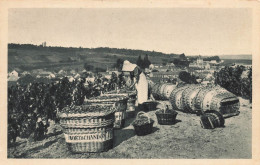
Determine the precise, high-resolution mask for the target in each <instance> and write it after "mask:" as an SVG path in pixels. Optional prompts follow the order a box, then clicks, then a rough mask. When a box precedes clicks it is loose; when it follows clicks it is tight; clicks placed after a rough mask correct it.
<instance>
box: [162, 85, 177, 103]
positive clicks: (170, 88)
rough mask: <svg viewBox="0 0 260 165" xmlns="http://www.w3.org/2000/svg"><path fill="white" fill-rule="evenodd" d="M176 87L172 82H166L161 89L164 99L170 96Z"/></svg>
mask: <svg viewBox="0 0 260 165" xmlns="http://www.w3.org/2000/svg"><path fill="white" fill-rule="evenodd" d="M175 88H176V85H174V84H166V86H165V87H164V90H163V96H164V98H165V99H169V98H170V96H171V93H172V91H173V90H174V89H175Z"/></svg>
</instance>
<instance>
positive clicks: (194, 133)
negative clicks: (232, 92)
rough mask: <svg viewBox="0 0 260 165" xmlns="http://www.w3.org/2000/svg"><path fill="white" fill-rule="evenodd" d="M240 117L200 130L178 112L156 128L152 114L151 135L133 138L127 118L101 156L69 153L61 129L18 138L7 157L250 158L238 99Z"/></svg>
mask: <svg viewBox="0 0 260 165" xmlns="http://www.w3.org/2000/svg"><path fill="white" fill-rule="evenodd" d="M240 103H241V106H240V114H239V116H234V117H231V118H227V119H226V120H225V127H224V128H216V129H213V130H207V129H202V128H201V126H200V123H199V117H198V116H196V115H194V114H193V115H192V114H186V113H182V112H178V113H179V114H178V115H177V121H178V122H177V123H176V124H174V125H159V124H158V123H157V119H156V116H155V113H154V111H151V112H149V113H148V114H149V115H150V117H151V118H152V119H154V120H155V123H154V128H153V133H151V134H149V135H146V136H137V135H135V132H134V129H133V126H132V125H131V122H132V121H133V120H134V119H133V118H130V119H127V121H126V125H125V128H123V129H121V130H115V132H114V135H115V137H114V148H113V149H111V150H109V151H107V152H103V153H91V154H89V153H85V154H72V153H71V152H70V151H69V150H68V148H67V146H66V142H65V140H64V136H63V134H62V132H61V131H59V130H61V128H60V126H59V125H58V124H57V125H51V127H50V130H51V129H54V128H55V129H57V134H56V135H50V136H49V137H48V138H47V139H45V140H43V141H38V142H32V143H27V142H26V139H19V140H18V142H17V144H16V145H14V146H12V147H10V148H8V158H84V159H85V158H90V159H96V158H127V159H128V158H129V159H132V158H135V159H139V158H144V159H150V158H153V159H156V158H159V159H160V158H165V159H197V158H200V159H204V158H208V159H211V158H212V159H218V158H221V159H226V158H227V159H250V158H251V157H252V153H251V150H252V146H251V144H252V141H251V139H252V108H251V105H250V104H249V103H248V101H247V100H244V99H241V98H240Z"/></svg>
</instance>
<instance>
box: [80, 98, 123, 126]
mask: <svg viewBox="0 0 260 165" xmlns="http://www.w3.org/2000/svg"><path fill="white" fill-rule="evenodd" d="M127 100H128V96H126V95H122V94H105V95H102V96H98V97H94V98H90V99H88V100H85V101H84V104H92V105H99V104H108V105H109V104H115V107H116V112H115V123H114V128H122V127H124V124H125V116H126V109H127Z"/></svg>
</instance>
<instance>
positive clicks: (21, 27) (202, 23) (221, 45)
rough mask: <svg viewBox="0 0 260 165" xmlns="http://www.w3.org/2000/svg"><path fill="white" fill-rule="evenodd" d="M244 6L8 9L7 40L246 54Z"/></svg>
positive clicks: (248, 27) (248, 30) (248, 25)
mask: <svg viewBox="0 0 260 165" xmlns="http://www.w3.org/2000/svg"><path fill="white" fill-rule="evenodd" d="M251 40H252V11H251V9H246V8H236V9H235V8H229V9H227V8H225V9H224V8H222V9H221V8H215V9H213V8H211V9H209V8H208V9H207V8H153V9H152V8H124V9H120V8H115V9H113V8H105V9H104V8H99V9H98V8H96V9H93V8H92V9H90V8H89V9H88V8H84V9H71V8H70V9H65V8H64V9H62V8H59V9H54V8H49V9H44V8H34V9H32V8H31V9H30V8H28V9H21V8H20V9H9V11H8V42H9V43H20V44H23V43H26V44H37V45H39V44H41V43H42V42H44V41H46V43H47V46H65V47H80V46H81V47H86V48H96V47H111V48H128V49H141V50H150V51H153V50H154V51H159V52H163V53H176V54H180V53H185V54H186V55H224V54H228V55H232V54H251V53H252V51H251V49H252V48H251V45H252V41H251Z"/></svg>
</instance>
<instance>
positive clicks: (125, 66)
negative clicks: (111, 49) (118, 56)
mask: <svg viewBox="0 0 260 165" xmlns="http://www.w3.org/2000/svg"><path fill="white" fill-rule="evenodd" d="M136 66H137V65H136V64H132V63H131V62H129V61H128V60H125V61H124V63H123V67H122V71H123V72H132V71H133V70H134V69H135V67H136Z"/></svg>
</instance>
